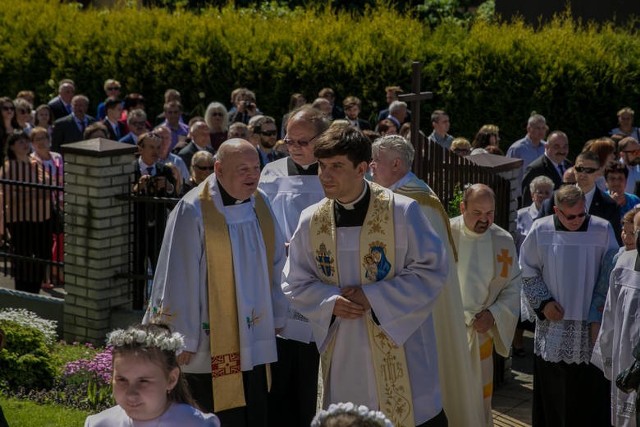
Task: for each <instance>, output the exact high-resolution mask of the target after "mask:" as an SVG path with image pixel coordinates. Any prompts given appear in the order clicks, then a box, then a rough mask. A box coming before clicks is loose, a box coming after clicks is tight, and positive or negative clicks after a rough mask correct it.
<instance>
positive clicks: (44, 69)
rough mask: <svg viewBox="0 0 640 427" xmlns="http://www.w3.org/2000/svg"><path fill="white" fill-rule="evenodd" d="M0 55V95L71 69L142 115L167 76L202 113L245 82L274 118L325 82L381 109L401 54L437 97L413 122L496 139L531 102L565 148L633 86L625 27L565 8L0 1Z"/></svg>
mask: <svg viewBox="0 0 640 427" xmlns="http://www.w3.org/2000/svg"><path fill="white" fill-rule="evenodd" d="M122 3H123V4H124V3H125V2H124V1H123V2H122ZM323 4H324V3H323ZM0 58H2V59H1V60H0V94H11V95H12V96H13V95H15V94H16V93H17V91H18V90H21V89H25V88H30V89H34V90H35V91H36V93H37V96H38V99H39V100H41V101H44V100H47V99H48V97H49V95H50V94H52V93H53V92H54V91H55V84H54V81H57V80H58V79H60V78H63V77H69V78H73V79H74V80H75V81H76V84H77V87H78V88H79V91H81V92H84V93H86V94H88V95H89V97H90V98H91V100H92V105H94V106H95V105H96V104H97V102H98V101H100V100H101V99H102V98H103V97H104V92H103V91H102V83H103V81H104V79H106V78H109V77H116V78H118V79H119V80H120V81H121V82H122V83H123V85H124V91H125V92H140V93H143V94H144V95H145V97H146V98H147V99H148V105H149V106H155V107H156V110H155V111H153V110H152V111H151V112H152V113H157V112H158V111H157V107H158V106H159V105H161V103H162V94H163V92H164V90H165V89H167V88H169V87H175V88H178V89H179V90H181V92H182V93H183V98H184V103H185V105H186V106H187V109H188V110H191V109H193V108H195V110H196V111H195V112H196V113H201V112H202V109H203V108H204V107H205V106H206V104H208V103H209V102H210V101H212V100H218V101H221V102H224V103H228V99H229V93H230V91H231V90H232V89H233V88H234V87H237V86H247V87H249V88H251V89H253V90H254V91H255V92H256V94H257V97H258V105H259V107H260V108H261V109H262V110H263V111H266V112H268V113H270V114H272V115H274V116H276V117H277V118H279V117H280V115H281V114H282V113H284V112H285V109H286V106H287V103H288V98H289V95H290V94H291V93H293V92H302V93H304V94H305V95H306V96H307V98H308V99H310V100H312V99H313V98H314V97H315V95H316V94H317V92H318V90H319V89H320V88H322V87H325V86H330V87H333V88H334V89H335V90H336V92H337V94H338V98H339V99H342V98H343V97H345V96H347V95H351V94H355V95H357V96H359V97H360V98H361V99H362V100H363V110H364V113H363V116H367V117H368V116H369V115H370V114H374V113H375V112H377V110H378V109H380V108H382V107H383V106H385V105H384V104H385V101H384V87H385V86H386V85H388V84H400V85H402V86H403V87H405V88H409V87H410V75H411V61H412V60H421V61H423V63H424V64H425V66H424V69H423V81H422V87H423V90H431V91H433V92H434V94H435V98H434V100H432V101H429V102H426V103H424V104H423V107H422V110H423V115H422V117H423V122H422V124H423V128H424V129H425V130H426V131H427V132H429V130H428V128H429V127H430V126H429V123H428V119H427V117H428V112H429V111H430V110H432V109H434V108H445V109H446V110H448V111H449V112H450V113H451V119H452V133H454V134H455V135H459V136H467V137H473V135H474V133H475V131H476V130H477V129H478V128H479V127H480V126H481V125H482V124H484V123H496V124H498V125H499V126H500V128H501V129H502V145H503V148H505V149H506V148H507V146H508V144H509V143H510V142H512V141H513V140H515V139H517V138H519V137H521V136H522V135H523V134H524V127H525V123H526V119H527V118H528V116H529V113H530V112H531V111H533V110H535V111H537V112H539V113H541V114H543V115H545V116H546V117H547V120H548V122H549V125H550V127H551V128H552V129H556V128H560V129H563V130H565V131H566V132H567V133H568V135H569V138H570V141H571V143H572V148H573V151H576V150H577V147H578V146H579V145H582V143H584V141H585V140H586V139H588V138H590V137H594V136H600V135H603V134H605V133H606V132H607V131H608V130H609V129H611V128H612V127H614V126H615V124H616V118H615V113H616V111H617V110H618V109H619V108H620V107H622V106H625V105H629V106H631V107H637V104H636V100H637V99H639V96H638V95H640V93H639V92H640V86H638V85H637V84H636V83H637V82H638V73H639V70H640V38H638V37H637V34H636V33H635V32H634V31H633V30H625V29H620V28H613V27H611V26H603V27H601V28H596V27H595V26H586V25H585V26H581V25H578V24H575V23H574V22H573V21H572V20H571V19H569V18H566V17H565V18H558V19H556V20H555V21H554V22H553V23H552V24H551V25H548V26H546V27H544V28H543V29H540V30H537V31H534V30H533V29H531V28H529V27H527V26H525V25H524V24H523V23H521V22H515V23H492V22H486V21H480V20H478V21H476V22H474V23H472V24H471V25H460V24H456V23H444V24H442V25H440V26H438V27H437V28H435V29H433V30H432V29H430V28H428V27H427V26H425V25H424V24H422V23H420V21H418V20H417V19H414V18H413V17H412V16H411V14H399V13H398V12H396V11H395V10H394V9H393V8H391V7H388V5H386V4H383V3H380V4H378V5H377V6H376V7H375V8H369V9H367V10H366V11H365V13H364V14H363V15H358V16H352V15H351V14H349V13H347V12H344V11H333V10H331V9H328V8H323V7H322V6H318V7H317V8H315V9H306V10H303V9H296V10H294V11H289V10H288V9H282V8H279V7H277V6H272V7H269V6H268V5H267V6H266V7H265V6H262V7H261V8H260V9H257V10H256V9H236V8H234V7H232V6H227V7H223V8H220V9H217V8H214V9H205V10H202V11H200V12H199V13H192V12H187V11H180V10H178V11H175V12H172V13H170V12H167V11H166V10H163V9H157V8H152V9H137V8H134V7H130V6H122V7H119V8H114V9H110V10H91V9H90V10H80V9H79V7H77V6H76V5H74V4H61V2H60V1H59V0H3V5H2V8H0Z"/></svg>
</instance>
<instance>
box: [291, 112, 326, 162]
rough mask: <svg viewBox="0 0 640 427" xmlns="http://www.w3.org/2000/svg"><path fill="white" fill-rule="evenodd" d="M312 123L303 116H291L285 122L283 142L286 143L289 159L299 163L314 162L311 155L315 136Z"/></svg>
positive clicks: (314, 159)
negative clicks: (285, 130) (291, 117)
mask: <svg viewBox="0 0 640 427" xmlns="http://www.w3.org/2000/svg"><path fill="white" fill-rule="evenodd" d="M317 136H318V135H317V133H316V128H315V126H314V124H313V123H311V122H309V121H307V120H305V119H303V118H293V119H291V120H289V122H288V123H287V135H286V136H285V137H284V142H285V144H287V149H288V150H289V155H290V156H291V159H292V160H293V161H294V162H296V163H297V164H299V165H303V166H306V165H310V164H312V163H315V162H316V158H315V156H314V155H313V148H314V147H315V142H314V140H315V139H316V137H317Z"/></svg>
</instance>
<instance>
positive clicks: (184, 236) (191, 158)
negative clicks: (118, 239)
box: [0, 79, 640, 427]
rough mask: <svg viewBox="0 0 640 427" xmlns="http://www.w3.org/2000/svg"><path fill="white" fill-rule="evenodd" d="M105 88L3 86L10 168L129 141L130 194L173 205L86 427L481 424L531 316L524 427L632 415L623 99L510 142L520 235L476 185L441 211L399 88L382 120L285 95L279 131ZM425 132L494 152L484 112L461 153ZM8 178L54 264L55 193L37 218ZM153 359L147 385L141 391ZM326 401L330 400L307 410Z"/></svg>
mask: <svg viewBox="0 0 640 427" xmlns="http://www.w3.org/2000/svg"><path fill="white" fill-rule="evenodd" d="M104 89H105V93H106V95H107V97H106V99H105V101H104V102H102V103H100V105H99V106H98V108H97V114H96V118H95V119H94V118H93V117H91V116H89V115H88V114H87V111H88V107H89V100H88V99H87V98H86V97H85V96H83V95H76V94H75V85H74V83H73V82H72V81H70V80H63V81H61V82H60V86H59V90H58V96H57V97H56V98H55V99H53V100H51V101H50V102H49V103H48V104H46V105H42V106H40V107H37V108H36V109H35V110H34V109H33V99H31V100H29V99H28V98H29V96H28V95H29V94H28V93H22V94H21V95H20V96H19V97H18V99H16V100H15V101H12V100H11V99H9V98H0V108H2V115H3V119H4V120H3V121H2V122H3V123H1V126H0V138H1V139H0V141H2V142H3V144H4V146H5V147H6V148H7V150H6V151H7V156H6V160H5V161H4V168H3V174H2V176H3V178H9V179H11V180H14V181H27V182H44V180H45V179H48V180H49V181H51V180H53V182H55V183H56V185H59V186H62V182H61V179H62V177H63V171H62V159H61V156H60V154H58V152H59V150H60V147H61V146H62V145H63V144H67V143H70V142H76V141H80V140H84V139H90V138H96V137H100V138H107V139H112V140H119V141H121V142H124V143H129V144H134V145H136V146H137V147H138V154H139V155H138V157H137V159H136V160H135V163H134V169H135V179H134V183H133V185H132V192H134V193H136V194H141V195H149V196H168V197H175V198H180V201H179V202H178V204H177V206H176V207H175V208H174V209H173V210H172V211H171V213H170V215H169V217H168V219H167V220H166V227H165V228H164V233H163V234H164V236H163V239H162V246H161V249H160V251H159V254H157V257H156V259H154V265H155V275H154V280H153V286H152V289H151V295H150V298H149V302H148V307H147V310H146V313H145V316H144V319H143V324H144V326H137V327H135V328H134V329H132V330H129V331H119V332H118V333H117V334H115V335H114V334H112V335H111V337H110V340H111V341H114V340H116V341H117V342H120V341H122V342H123V343H124V344H123V343H121V344H116V345H115V347H114V383H113V386H114V395H115V397H116V402H117V403H118V406H117V407H116V408H112V409H110V410H109V411H107V412H105V413H102V414H99V415H96V416H94V417H90V418H89V419H88V420H87V425H91V426H99V425H107V424H105V423H106V421H105V420H109V419H118V420H119V421H118V422H120V423H121V424H122V425H129V424H127V423H130V422H135V421H148V420H173V419H177V418H176V417H179V418H181V419H184V420H187V419H188V420H192V419H193V420H194V421H193V425H218V423H221V425H223V426H265V427H267V426H280V425H296V426H308V425H311V424H312V423H313V425H343V424H323V423H324V422H325V421H326V420H327V419H329V418H332V416H333V415H336V414H340V416H341V417H342V416H344V417H346V418H349V417H350V416H351V415H353V414H354V413H361V412H362V414H365V413H366V414H369V412H367V411H368V408H371V409H373V410H374V411H375V410H379V411H382V413H383V414H384V416H382V415H376V414H377V413H374V414H373V415H371V414H369V415H368V416H369V418H372V419H377V420H378V424H374V425H387V423H391V424H393V425H396V426H447V425H451V426H478V425H492V414H491V396H492V393H493V367H494V364H493V359H492V358H493V354H494V351H495V352H496V353H497V354H499V355H501V356H504V357H509V356H510V355H513V356H515V357H520V356H523V355H524V354H525V350H524V347H523V338H522V333H523V330H524V329H525V328H527V327H529V328H532V329H533V330H534V331H535V337H534V400H533V416H532V419H533V425H534V426H554V425H598V426H600V425H602V426H605V425H616V426H619V425H620V426H622V425H624V426H629V425H636V424H635V416H636V409H635V393H634V392H631V393H629V392H623V391H621V390H618V389H616V387H615V384H612V382H611V381H612V380H615V378H616V376H617V375H618V374H619V373H621V372H622V371H624V369H626V368H627V367H629V366H630V365H631V364H632V363H633V361H634V353H633V349H634V347H635V345H636V344H637V343H638V338H637V336H638V329H640V328H638V326H636V324H634V319H635V317H634V316H635V309H636V300H637V296H636V295H637V292H636V291H635V289H636V288H637V287H640V282H638V279H639V278H640V275H638V271H640V262H638V258H637V250H636V249H635V247H636V238H635V236H637V235H638V231H639V230H640V215H639V214H638V213H637V212H638V210H639V207H638V206H637V205H638V204H640V199H639V198H638V197H637V195H636V194H637V193H638V187H637V182H638V181H640V142H638V139H637V137H638V135H637V134H638V129H637V128H635V127H633V114H634V113H633V110H631V109H630V108H623V109H621V110H620V111H619V112H618V119H619V127H617V128H615V129H612V131H611V135H610V136H607V137H599V138H595V139H593V140H590V141H588V142H587V143H586V144H584V147H583V149H582V151H581V152H580V154H579V155H578V156H577V157H576V159H575V163H572V162H570V161H569V160H568V158H567V157H568V155H569V140H568V136H567V134H566V133H565V132H563V131H561V130H554V131H552V132H549V128H548V126H547V124H546V120H545V118H544V117H543V116H542V115H540V114H537V113H534V114H532V115H531V117H529V119H528V121H527V126H526V135H525V136H524V137H523V138H522V139H520V140H518V141H516V142H514V143H513V144H511V145H510V146H509V147H508V149H507V151H506V156H508V157H512V158H518V159H521V160H522V168H521V174H520V176H519V180H518V188H517V190H518V192H519V200H520V201H521V208H520V209H519V210H518V212H517V220H516V232H515V235H512V234H510V233H509V232H508V231H507V230H504V229H502V228H501V227H499V226H498V225H496V224H495V223H494V215H495V209H496V200H495V198H496V196H495V194H494V192H493V190H492V189H491V188H490V187H488V186H486V185H484V184H480V183H469V184H470V185H469V186H468V187H466V188H465V189H464V192H463V196H462V202H461V204H460V211H461V215H460V216H459V217H456V218H449V217H448V215H447V213H446V211H445V209H444V208H443V206H442V205H441V203H440V201H439V199H438V197H437V196H436V195H435V194H434V193H433V191H432V190H431V189H430V188H429V186H428V185H427V184H426V183H425V182H423V181H421V180H420V179H418V178H417V177H416V176H415V175H414V174H413V173H412V172H411V167H412V165H413V159H414V156H415V150H414V147H413V146H412V145H411V144H410V143H409V142H408V136H409V135H408V132H409V129H410V126H408V124H409V121H410V115H411V112H410V111H409V110H408V109H407V105H406V104H405V103H404V102H402V101H399V100H398V99H397V97H398V94H399V93H401V89H400V88H399V87H397V86H390V87H388V88H387V90H386V95H387V102H388V108H386V109H384V110H382V111H380V112H379V114H378V123H376V124H375V125H374V126H372V125H371V124H370V123H369V122H367V121H366V120H363V119H362V118H360V117H359V114H360V112H361V108H362V105H361V102H360V100H359V99H358V98H357V97H355V96H348V97H346V98H345V99H344V101H343V102H342V106H340V105H339V104H338V103H337V102H336V95H335V93H334V92H333V90H331V89H330V88H324V89H322V90H321V91H320V92H319V94H318V98H316V99H315V100H314V101H313V102H312V103H307V101H306V98H305V97H304V96H303V95H302V94H299V93H296V94H293V95H292V96H291V103H290V106H289V107H290V111H289V112H288V113H287V114H286V115H285V116H284V117H282V120H281V122H280V124H281V125H280V127H279V126H278V121H277V120H276V119H275V118H273V117H272V116H269V115H267V114H265V113H263V112H262V111H261V110H260V108H259V107H258V104H257V100H256V96H255V94H254V93H253V92H252V91H250V90H249V89H246V88H239V89H236V90H234V91H233V92H232V94H231V104H232V105H231V108H229V109H227V108H226V107H225V106H224V104H223V103H221V102H212V103H210V104H209V105H208V107H207V109H206V111H205V113H204V116H203V117H186V116H185V115H184V108H183V105H182V103H181V99H180V93H179V92H178V91H176V90H173V89H170V90H167V92H166V93H165V99H164V101H165V102H164V106H163V112H162V114H160V115H159V116H157V117H154V118H149V117H148V116H147V114H146V112H145V108H144V98H143V97H142V95H140V94H129V95H126V96H125V97H123V98H122V97H120V91H121V86H120V84H119V82H118V81H116V80H113V79H109V80H107V81H106V82H105V85H104ZM23 111H24V112H23ZM151 122H154V126H152V124H151ZM431 125H432V128H433V131H432V132H431V133H430V134H429V135H425V136H424V137H425V139H426V141H427V143H428V144H438V145H439V146H442V147H444V148H446V149H449V150H451V151H453V152H455V153H456V154H458V155H460V156H472V155H475V154H479V153H490V154H499V155H503V152H502V150H501V149H500V148H499V145H500V136H499V128H498V126H496V125H494V124H486V125H484V126H482V127H481V128H480V129H479V131H478V132H477V134H476V135H475V137H474V138H473V140H472V142H470V141H469V140H468V139H465V138H460V137H459V138H455V137H453V136H452V135H450V134H449V129H450V117H449V114H448V113H447V112H445V111H443V110H436V111H434V112H433V113H432V115H431ZM4 188H7V186H3V193H2V197H3V206H4V209H3V213H4V216H5V217H4V220H3V221H2V222H1V223H2V229H1V230H2V232H3V235H8V236H9V237H10V239H11V241H12V242H13V246H14V250H15V251H16V253H20V254H22V255H27V256H37V257H44V258H47V257H50V258H52V259H54V257H56V256H57V257H61V256H62V255H61V250H60V245H61V244H62V236H61V233H60V231H59V230H58V231H57V232H55V233H54V227H53V223H54V222H55V221H56V220H55V218H54V216H56V215H58V216H59V215H60V213H61V211H62V209H63V200H62V192H61V191H53V190H49V191H48V192H43V191H40V192H38V193H33V194H28V195H27V198H28V199H29V200H31V201H32V205H33V206H36V205H37V206H39V207H40V209H39V210H38V209H27V210H20V211H19V213H16V212H14V210H12V206H14V200H16V199H18V197H17V196H16V195H15V194H13V193H12V192H11V191H6V190H4ZM22 191H28V190H22ZM38 198H40V199H42V200H40V199H38ZM43 207H44V208H43ZM33 224H38V226H39V227H43V228H42V239H41V242H37V241H30V242H29V243H28V244H27V243H25V244H24V245H23V246H25V247H20V248H19V246H20V245H18V244H17V242H22V240H21V239H19V237H18V238H16V236H20V235H21V233H22V232H23V231H21V229H23V228H24V227H33V226H34V225H33ZM162 225H163V226H164V225H165V222H163V223H162ZM24 232H26V231H24ZM44 240H47V242H48V243H46V244H45V243H44ZM23 243H24V242H23ZM56 248H57V252H56ZM18 251H19V252H18ZM55 259H61V258H55ZM20 267H21V264H20V263H19V262H16V263H15V266H14V272H15V277H16V289H18V288H20V290H27V291H30V292H34V291H36V292H37V291H38V290H39V288H40V286H41V285H42V284H43V283H46V280H47V274H46V272H40V273H38V272H35V273H34V271H33V270H32V269H26V270H29V271H28V273H27V272H26V271H25V272H24V273H20V272H19V270H20ZM27 275H30V277H29V280H26V279H25V277H26V276H27ZM19 280H20V285H19ZM23 282H24V283H23ZM527 321H528V322H529V323H527ZM635 323H637V322H635ZM157 325H166V326H161V327H160V326H157ZM158 328H160V329H158ZM173 334H179V338H178V335H175V336H174V335H173ZM142 335H145V336H151V335H153V336H161V337H163V338H161V339H160V338H159V339H151V338H150V339H148V340H144V339H142V338H141V340H138V338H137V337H140V336H142ZM131 337H133V338H131ZM127 340H129V342H127ZM132 340H133V341H132ZM159 342H160V343H162V342H165V343H168V344H167V346H165V347H166V348H164V347H163V345H162V344H158V343H159ZM122 346H125V347H127V346H128V347H127V351H122V350H121V347H122ZM129 347H133V348H129ZM158 348H160V350H162V351H158ZM160 356H162V357H160ZM116 361H117V362H118V363H117V364H116V363H115V362H116ZM152 365H153V366H152ZM145 369H148V370H149V372H148V375H147V376H148V377H150V378H154V379H156V380H157V381H156V380H154V381H153V383H154V384H155V386H154V389H153V390H151V389H149V390H144V389H143V386H140V385H139V384H138V382H139V381H140V380H139V378H140V376H139V374H137V372H138V371H144V370H145ZM319 377H320V383H321V384H322V387H321V389H320V392H319V389H318V381H319V380H318V378H319ZM183 378H184V380H183ZM134 385H135V386H134ZM319 395H320V400H321V405H322V407H323V408H332V410H329V412H322V413H321V414H318V415H319V416H320V418H318V417H317V416H316V408H317V403H316V401H317V399H318V396H319ZM340 402H351V403H350V404H348V405H346V406H345V404H340V405H339V403H340ZM349 405H351V406H349ZM358 405H364V407H365V408H366V409H363V410H360V411H358V410H355V409H354V408H358ZM195 407H197V408H198V409H194V408H195ZM345 408H346V409H345ZM332 411H333V412H332ZM214 412H215V413H216V416H213V415H207V414H211V413H214ZM332 414H333V415H332ZM314 417H316V419H315V421H314ZM196 420H197V421H196ZM109 425H111V424H109ZM119 425H120V424H119ZM187 425H189V424H187ZM344 425H351V424H344Z"/></svg>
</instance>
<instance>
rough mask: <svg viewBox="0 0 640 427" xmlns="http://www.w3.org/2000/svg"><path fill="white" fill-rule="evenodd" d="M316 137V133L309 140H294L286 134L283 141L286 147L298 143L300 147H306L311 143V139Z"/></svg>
mask: <svg viewBox="0 0 640 427" xmlns="http://www.w3.org/2000/svg"><path fill="white" fill-rule="evenodd" d="M317 137H318V135H316V136H314V137H313V138H311V139H310V140H309V141H296V140H294V139H290V138H289V137H288V136H285V137H284V140H283V141H284V143H285V144H286V145H287V146H288V147H293V146H294V145H298V146H300V147H307V146H308V145H309V144H311V141H313V140H314V139H316V138H317Z"/></svg>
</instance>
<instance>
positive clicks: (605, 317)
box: [591, 214, 640, 427]
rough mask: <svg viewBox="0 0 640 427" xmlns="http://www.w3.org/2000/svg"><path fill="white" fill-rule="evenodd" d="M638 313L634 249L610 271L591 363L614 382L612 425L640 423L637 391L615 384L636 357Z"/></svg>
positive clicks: (639, 217) (638, 225)
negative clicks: (607, 290) (634, 354)
mask: <svg viewBox="0 0 640 427" xmlns="http://www.w3.org/2000/svg"><path fill="white" fill-rule="evenodd" d="M633 225H634V228H635V231H636V233H637V232H638V230H640V214H636V215H635V217H634V219H633ZM623 233H624V225H623ZM636 235H637V234H636ZM623 240H624V236H623ZM636 247H637V243H636ZM638 313H640V261H639V260H638V251H637V249H632V250H627V251H625V252H623V253H622V254H621V255H620V257H619V258H618V261H617V263H616V265H615V267H614V269H613V271H612V273H611V276H610V281H609V292H608V294H607V299H606V302H605V305H604V311H603V313H602V324H601V327H600V333H599V334H598V338H597V340H596V344H595V347H594V349H593V355H592V357H591V363H593V364H594V365H596V366H597V367H599V368H600V369H601V370H602V371H603V372H604V376H605V377H606V378H607V379H608V380H610V381H611V382H612V385H611V424H612V425H614V426H616V427H619V426H624V427H636V425H637V424H636V411H637V408H636V399H637V393H636V392H632V393H625V392H623V391H622V390H620V389H619V388H618V387H616V386H615V384H614V383H615V380H616V377H617V376H618V374H620V372H622V371H624V370H625V369H627V368H629V367H630V366H631V365H632V364H633V363H634V362H635V360H636V359H635V358H634V357H633V349H634V348H635V347H636V346H637V345H638V343H639V342H640V320H639V319H638Z"/></svg>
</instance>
